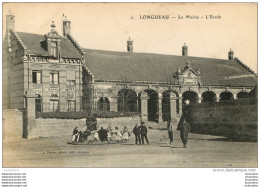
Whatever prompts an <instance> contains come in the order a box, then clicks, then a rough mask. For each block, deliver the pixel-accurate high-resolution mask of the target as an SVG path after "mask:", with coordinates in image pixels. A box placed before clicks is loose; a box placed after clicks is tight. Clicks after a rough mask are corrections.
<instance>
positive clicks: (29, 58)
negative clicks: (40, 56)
mask: <svg viewBox="0 0 260 187" xmlns="http://www.w3.org/2000/svg"><path fill="white" fill-rule="evenodd" d="M30 57H31V56H30V55H28V90H29V89H30Z"/></svg>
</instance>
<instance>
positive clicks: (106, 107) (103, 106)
mask: <svg viewBox="0 0 260 187" xmlns="http://www.w3.org/2000/svg"><path fill="white" fill-rule="evenodd" d="M98 110H99V111H110V102H109V100H108V98H107V97H101V98H100V99H99V100H98Z"/></svg>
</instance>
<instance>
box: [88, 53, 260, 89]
mask: <svg viewBox="0 0 260 187" xmlns="http://www.w3.org/2000/svg"><path fill="white" fill-rule="evenodd" d="M84 50H85V59H86V65H87V67H88V68H89V70H90V72H91V73H92V74H93V75H94V78H95V80H105V81H109V80H110V81H111V80H124V81H148V82H167V78H166V75H167V74H168V75H169V74H173V73H175V72H176V71H177V69H178V67H180V69H181V70H183V69H184V68H185V67H186V65H187V61H189V62H190V65H191V68H192V70H194V71H197V70H198V69H199V71H200V73H201V81H202V85H204V86H205V85H212V86H214V85H216V86H255V85H256V84H257V77H256V76H255V75H254V74H253V73H251V72H250V71H248V70H247V69H246V68H244V67H242V65H241V64H239V63H238V62H237V61H236V60H231V61H230V60H223V59H212V58H200V57H189V56H174V55H162V54H149V53H132V52H114V51H103V50H93V49H84ZM240 75H249V76H244V77H241V78H239V76H240ZM232 76H236V77H237V78H232V79H229V78H228V77H232ZM174 83H176V84H177V83H178V80H177V79H174Z"/></svg>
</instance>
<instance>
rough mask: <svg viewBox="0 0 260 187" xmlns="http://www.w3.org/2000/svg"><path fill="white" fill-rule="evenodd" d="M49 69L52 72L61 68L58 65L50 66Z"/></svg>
mask: <svg viewBox="0 0 260 187" xmlns="http://www.w3.org/2000/svg"><path fill="white" fill-rule="evenodd" d="M49 68H50V69H51V70H59V69H60V66H58V65H51V66H49Z"/></svg>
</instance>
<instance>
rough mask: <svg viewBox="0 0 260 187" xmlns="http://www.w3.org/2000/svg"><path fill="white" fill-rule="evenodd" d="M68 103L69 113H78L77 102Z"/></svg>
mask: <svg viewBox="0 0 260 187" xmlns="http://www.w3.org/2000/svg"><path fill="white" fill-rule="evenodd" d="M67 103H68V112H71V111H76V110H75V107H76V105H75V101H67Z"/></svg>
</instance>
